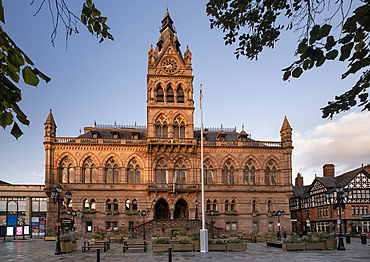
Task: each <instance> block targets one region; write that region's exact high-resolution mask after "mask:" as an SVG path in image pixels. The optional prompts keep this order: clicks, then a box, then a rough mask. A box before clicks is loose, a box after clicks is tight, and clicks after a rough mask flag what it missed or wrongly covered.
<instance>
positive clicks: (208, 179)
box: [203, 159, 213, 185]
mask: <svg viewBox="0 0 370 262" xmlns="http://www.w3.org/2000/svg"><path fill="white" fill-rule="evenodd" d="M203 175H204V184H206V185H207V184H213V166H212V165H211V161H209V159H207V160H206V161H204V168H203Z"/></svg>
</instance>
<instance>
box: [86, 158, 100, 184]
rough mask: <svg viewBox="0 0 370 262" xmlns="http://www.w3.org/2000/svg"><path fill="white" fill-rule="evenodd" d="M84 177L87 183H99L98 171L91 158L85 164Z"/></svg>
mask: <svg viewBox="0 0 370 262" xmlns="http://www.w3.org/2000/svg"><path fill="white" fill-rule="evenodd" d="M83 175H84V179H83V181H84V182H85V183H96V182H97V181H98V170H97V168H96V165H95V164H94V161H93V159H92V158H91V157H88V158H87V159H86V160H85V162H84V164H83Z"/></svg>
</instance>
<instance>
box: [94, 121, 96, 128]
mask: <svg viewBox="0 0 370 262" xmlns="http://www.w3.org/2000/svg"><path fill="white" fill-rule="evenodd" d="M94 127H95V128H96V120H94Z"/></svg>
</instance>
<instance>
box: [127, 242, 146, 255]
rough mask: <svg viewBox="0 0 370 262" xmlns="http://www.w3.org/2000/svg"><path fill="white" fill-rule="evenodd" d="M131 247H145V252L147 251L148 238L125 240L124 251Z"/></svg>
mask: <svg viewBox="0 0 370 262" xmlns="http://www.w3.org/2000/svg"><path fill="white" fill-rule="evenodd" d="M129 248H143V249H144V252H146V249H147V243H146V240H132V241H127V240H125V241H124V242H123V253H125V252H126V251H127V250H128V249H129Z"/></svg>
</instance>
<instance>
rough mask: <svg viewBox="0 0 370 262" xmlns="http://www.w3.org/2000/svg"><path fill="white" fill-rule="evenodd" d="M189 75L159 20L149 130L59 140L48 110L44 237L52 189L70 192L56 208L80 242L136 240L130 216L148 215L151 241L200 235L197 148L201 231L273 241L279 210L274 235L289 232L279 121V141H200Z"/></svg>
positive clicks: (288, 133)
mask: <svg viewBox="0 0 370 262" xmlns="http://www.w3.org/2000/svg"><path fill="white" fill-rule="evenodd" d="M192 70H193V68H192V53H191V52H190V50H189V48H188V47H187V48H186V51H185V52H184V53H182V52H181V49H180V42H179V39H178V38H177V35H176V31H175V29H174V26H173V21H172V19H171V17H170V15H169V13H168V11H167V12H166V14H165V16H164V18H163V20H162V26H161V29H160V36H159V39H158V41H157V43H156V45H155V46H154V47H153V46H151V47H150V49H149V52H148V74H147V98H146V99H147V126H136V125H135V126H123V125H122V126H121V125H118V124H117V125H116V124H115V125H111V126H110V125H99V124H95V125H94V126H93V127H85V128H84V133H83V134H81V135H79V136H78V137H68V138H66V137H57V125H56V121H55V120H54V117H53V115H52V112H51V111H50V113H49V115H48V117H47V120H46V122H45V140H44V145H45V191H46V193H47V196H48V206H47V225H48V228H47V231H48V232H50V231H55V223H56V222H57V205H54V204H53V200H52V199H51V198H50V191H51V189H53V188H55V187H56V186H57V185H58V184H60V185H61V187H62V188H63V192H62V193H61V194H62V196H64V194H65V192H67V191H69V192H71V193H72V202H71V203H70V204H69V206H68V207H66V206H63V205H62V207H63V208H69V209H73V210H75V211H77V210H80V211H81V213H80V215H79V217H75V218H74V224H75V229H76V232H77V234H78V235H79V236H87V235H89V234H93V233H94V231H96V230H100V229H103V230H104V231H107V232H112V233H114V234H121V233H125V234H132V235H140V234H142V230H143V221H144V220H143V218H142V217H140V216H139V215H138V210H149V216H148V217H146V218H145V224H146V226H145V228H146V230H147V235H149V236H150V235H151V234H152V233H161V234H168V233H173V232H174V231H180V230H182V231H186V232H194V231H199V228H200V226H201V223H200V220H201V203H202V199H201V158H200V156H201V147H200V144H201V139H203V142H204V181H205V205H206V207H205V208H206V211H211V210H213V211H214V212H212V214H213V213H214V214H215V215H214V216H213V217H210V213H211V212H206V213H207V214H206V226H207V228H208V231H209V232H211V231H212V230H214V232H215V234H221V233H225V234H230V235H231V234H233V233H256V234H263V235H267V234H270V235H276V232H277V230H278V227H277V218H275V217H274V216H273V214H272V211H278V210H280V211H285V214H286V215H285V217H284V218H281V231H282V232H284V231H286V232H287V233H288V234H289V233H290V232H291V222H290V213H289V198H290V197H291V196H292V194H293V186H292V150H293V146H292V128H291V126H290V124H289V122H288V120H287V118H286V117H285V118H284V119H283V124H282V127H281V130H280V137H281V140H280V141H261V140H257V139H252V138H251V136H250V135H249V134H248V133H247V132H246V131H245V130H244V127H243V129H242V131H240V132H237V131H236V128H224V127H221V128H208V129H207V128H205V129H204V134H203V137H201V132H200V129H199V128H195V127H194V109H195V108H194V100H193V96H194V87H193V78H194V76H193V74H192ZM142 88H144V87H142ZM197 93H198V92H197ZM143 99H145V98H143ZM277 132H278V130H277ZM59 212H60V216H61V219H62V224H63V225H70V224H71V223H69V224H68V223H67V222H68V221H69V220H71V217H70V216H69V215H68V213H66V212H65V211H64V210H62V211H59ZM211 221H213V227H212V225H211ZM72 223H73V222H72Z"/></svg>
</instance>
